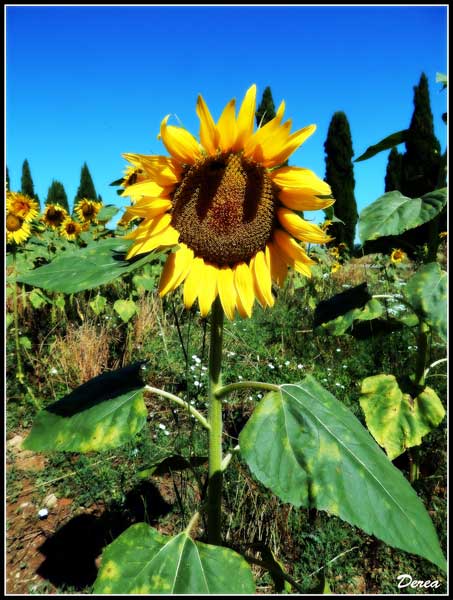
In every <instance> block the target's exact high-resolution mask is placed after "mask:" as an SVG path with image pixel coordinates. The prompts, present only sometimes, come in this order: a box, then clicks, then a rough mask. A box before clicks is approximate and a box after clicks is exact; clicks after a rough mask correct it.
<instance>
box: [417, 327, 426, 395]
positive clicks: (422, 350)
mask: <svg viewBox="0 0 453 600" xmlns="http://www.w3.org/2000/svg"><path fill="white" fill-rule="evenodd" d="M428 334H429V327H428V325H426V323H423V321H421V322H420V326H419V329H418V336H417V346H418V353H417V364H416V366H415V384H416V385H419V386H421V387H424V386H425V372H426V366H427V363H428V351H429V348H428Z"/></svg>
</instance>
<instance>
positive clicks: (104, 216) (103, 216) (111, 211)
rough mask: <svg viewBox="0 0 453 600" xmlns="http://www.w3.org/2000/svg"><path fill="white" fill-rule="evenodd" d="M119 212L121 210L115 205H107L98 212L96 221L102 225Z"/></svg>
mask: <svg viewBox="0 0 453 600" xmlns="http://www.w3.org/2000/svg"><path fill="white" fill-rule="evenodd" d="M119 210H120V209H119V208H118V207H117V206H115V205H114V204H106V205H105V206H103V207H102V208H101V210H100V211H99V212H98V214H97V216H96V220H97V221H99V222H100V223H107V221H110V219H113V217H114V216H115V215H116V214H117V213H118V212H119Z"/></svg>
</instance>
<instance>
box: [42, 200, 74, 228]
mask: <svg viewBox="0 0 453 600" xmlns="http://www.w3.org/2000/svg"><path fill="white" fill-rule="evenodd" d="M68 216H69V215H68V213H67V211H66V209H64V208H63V207H62V206H60V205H59V204H48V205H47V206H46V209H45V211H44V214H43V216H42V220H43V221H44V223H45V224H46V225H47V226H48V227H52V229H59V228H60V227H61V224H62V223H63V221H64V220H65V219H67V218H68Z"/></svg>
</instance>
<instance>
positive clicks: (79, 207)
mask: <svg viewBox="0 0 453 600" xmlns="http://www.w3.org/2000/svg"><path fill="white" fill-rule="evenodd" d="M101 208H102V202H96V201H95V200H89V199H88V198H82V199H81V200H79V201H78V202H77V204H76V206H75V208H74V212H75V213H76V215H77V216H78V218H79V219H80V221H81V222H82V223H95V222H96V217H97V215H98V212H99V211H100V210H101Z"/></svg>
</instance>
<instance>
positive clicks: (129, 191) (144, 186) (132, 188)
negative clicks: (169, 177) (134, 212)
mask: <svg viewBox="0 0 453 600" xmlns="http://www.w3.org/2000/svg"><path fill="white" fill-rule="evenodd" d="M173 187H174V186H167V187H164V186H162V185H158V184H157V183H156V182H155V181H149V180H147V181H140V182H139V183H134V184H132V185H128V186H127V188H126V189H125V190H124V192H123V193H122V194H121V196H130V197H131V198H133V199H134V200H137V199H139V198H141V197H143V196H149V197H153V198H158V197H168V196H169V195H170V194H171V192H172V191H173Z"/></svg>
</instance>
